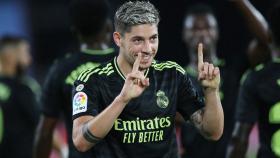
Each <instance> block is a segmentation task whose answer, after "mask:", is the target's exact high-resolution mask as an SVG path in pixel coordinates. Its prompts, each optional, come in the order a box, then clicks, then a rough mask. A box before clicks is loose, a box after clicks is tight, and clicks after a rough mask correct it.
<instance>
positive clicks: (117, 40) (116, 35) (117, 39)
mask: <svg viewBox="0 0 280 158" xmlns="http://www.w3.org/2000/svg"><path fill="white" fill-rule="evenodd" d="M113 39H114V41H115V43H116V45H117V46H118V47H120V46H121V34H120V33H119V32H114V33H113Z"/></svg>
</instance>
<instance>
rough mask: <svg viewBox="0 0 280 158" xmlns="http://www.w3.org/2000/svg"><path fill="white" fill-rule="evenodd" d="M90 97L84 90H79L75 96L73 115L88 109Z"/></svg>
mask: <svg viewBox="0 0 280 158" xmlns="http://www.w3.org/2000/svg"><path fill="white" fill-rule="evenodd" d="M87 102H88V97H87V95H86V93H84V92H78V93H76V94H75V96H74V98H73V103H72V106H73V115H75V114H78V113H81V112H85V111H87Z"/></svg>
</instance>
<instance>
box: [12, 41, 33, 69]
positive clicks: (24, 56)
mask: <svg viewBox="0 0 280 158" xmlns="http://www.w3.org/2000/svg"><path fill="white" fill-rule="evenodd" d="M15 51H16V53H17V56H18V67H19V68H20V69H21V71H25V70H26V69H27V68H28V67H29V66H30V64H31V61H32V58H31V55H30V46H29V44H28V43H26V42H22V43H20V44H19V45H18V47H17V48H16V50H15Z"/></svg>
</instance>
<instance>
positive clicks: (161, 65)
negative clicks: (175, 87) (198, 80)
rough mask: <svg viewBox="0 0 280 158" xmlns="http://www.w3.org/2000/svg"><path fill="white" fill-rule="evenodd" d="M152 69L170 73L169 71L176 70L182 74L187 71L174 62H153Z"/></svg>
mask: <svg viewBox="0 0 280 158" xmlns="http://www.w3.org/2000/svg"><path fill="white" fill-rule="evenodd" d="M151 67H152V68H153V69H154V70H156V71H168V70H175V71H177V72H180V73H182V74H185V70H184V68H183V67H182V66H180V65H179V64H178V63H176V62H174V61H158V60H154V61H153V62H152V65H151Z"/></svg>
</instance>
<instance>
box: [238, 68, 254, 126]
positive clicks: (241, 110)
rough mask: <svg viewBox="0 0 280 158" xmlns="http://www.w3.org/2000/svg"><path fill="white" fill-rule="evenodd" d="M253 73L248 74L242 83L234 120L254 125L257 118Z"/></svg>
mask: <svg viewBox="0 0 280 158" xmlns="http://www.w3.org/2000/svg"><path fill="white" fill-rule="evenodd" d="M255 79H256V77H254V75H253V73H249V74H248V75H247V77H246V79H245V80H244V82H243V83H242V85H241V87H240V91H239V95H238V99H237V105H236V116H235V117H236V120H237V121H240V122H246V123H254V122H256V121H257V118H258V109H257V104H258V100H257V91H256V85H255Z"/></svg>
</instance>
